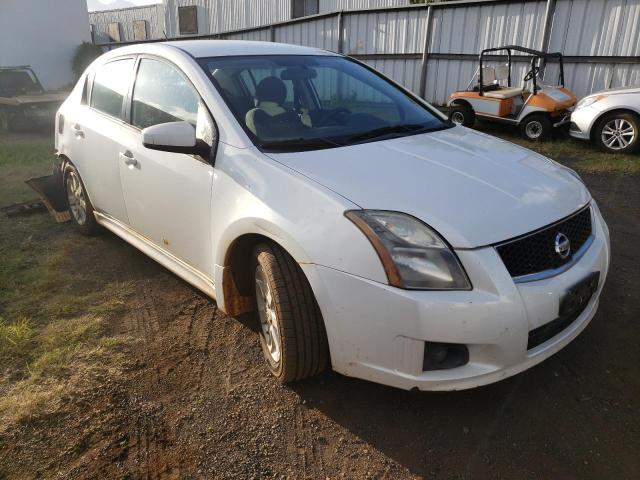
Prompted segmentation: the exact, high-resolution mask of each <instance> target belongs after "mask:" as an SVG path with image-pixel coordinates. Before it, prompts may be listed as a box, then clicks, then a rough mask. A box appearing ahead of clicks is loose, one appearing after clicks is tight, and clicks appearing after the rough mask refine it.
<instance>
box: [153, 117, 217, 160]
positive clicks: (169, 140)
mask: <svg viewBox="0 0 640 480" xmlns="http://www.w3.org/2000/svg"><path fill="white" fill-rule="evenodd" d="M142 145H144V146H145V147H146V148H149V149H151V150H160V151H161V152H174V153H186V154H190V155H202V154H203V153H204V152H203V146H202V144H201V142H198V141H196V129H195V128H193V125H191V124H190V123H188V122H184V121H183V122H169V123H161V124H159V125H153V126H151V127H147V128H145V129H144V130H142ZM207 148H208V146H207Z"/></svg>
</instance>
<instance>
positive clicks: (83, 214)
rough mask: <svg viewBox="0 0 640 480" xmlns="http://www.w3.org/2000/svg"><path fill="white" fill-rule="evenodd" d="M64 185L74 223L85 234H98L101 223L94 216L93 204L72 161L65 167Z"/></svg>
mask: <svg viewBox="0 0 640 480" xmlns="http://www.w3.org/2000/svg"><path fill="white" fill-rule="evenodd" d="M62 186H63V189H64V195H65V199H66V201H67V208H68V209H69V214H70V216H71V221H72V222H73V224H74V225H75V226H76V228H77V229H78V230H79V231H80V233H82V234H84V235H95V234H97V233H98V232H99V225H98V222H96V218H95V217H94V216H93V205H91V200H89V195H87V190H86V189H85V186H84V183H83V182H82V179H81V178H80V174H79V173H78V170H77V169H76V167H74V166H73V165H72V164H70V163H67V165H66V166H65V167H64V173H63V175H62Z"/></svg>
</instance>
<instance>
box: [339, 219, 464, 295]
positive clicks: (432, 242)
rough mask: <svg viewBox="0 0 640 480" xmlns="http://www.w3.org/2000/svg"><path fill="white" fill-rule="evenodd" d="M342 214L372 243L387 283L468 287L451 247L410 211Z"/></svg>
mask: <svg viewBox="0 0 640 480" xmlns="http://www.w3.org/2000/svg"><path fill="white" fill-rule="evenodd" d="M345 216H346V217H347V218H348V219H349V220H351V221H352V222H353V223H354V224H355V225H356V226H357V227H358V228H359V229H360V230H361V231H362V233H364V234H365V235H366V237H367V238H368V239H369V241H370V242H371V245H373V248H374V249H375V250H376V252H377V253H378V256H379V257H380V260H381V261H382V265H383V267H384V269H385V272H386V274H387V279H388V280H389V285H393V286H395V287H400V288H407V289H415V290H471V282H470V281H469V279H468V277H467V274H466V273H465V271H464V269H463V268H462V265H460V261H459V260H458V257H456V255H455V253H453V250H451V248H450V247H449V246H448V245H447V243H446V242H445V241H444V240H443V239H442V237H440V235H438V234H437V233H436V232H435V231H434V230H432V229H431V228H429V227H428V226H427V225H425V224H424V223H422V222H421V221H419V220H417V219H416V218H414V217H412V216H411V215H407V214H404V213H398V212H389V211H385V210H349V211H347V212H345Z"/></svg>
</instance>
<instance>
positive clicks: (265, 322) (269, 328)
mask: <svg viewBox="0 0 640 480" xmlns="http://www.w3.org/2000/svg"><path fill="white" fill-rule="evenodd" d="M255 284H256V285H255V287H256V302H257V304H258V305H257V306H258V315H259V317H260V327H261V329H262V331H261V332H260V335H261V336H262V338H263V339H264V343H265V345H266V347H267V351H268V352H269V356H270V357H271V360H273V362H275V363H278V362H279V361H280V357H281V355H282V348H281V345H280V327H279V324H278V318H277V316H276V309H275V304H274V299H273V292H272V291H271V287H270V286H269V282H268V281H267V277H266V275H265V273H264V270H263V269H262V266H261V265H258V266H257V267H256V272H255Z"/></svg>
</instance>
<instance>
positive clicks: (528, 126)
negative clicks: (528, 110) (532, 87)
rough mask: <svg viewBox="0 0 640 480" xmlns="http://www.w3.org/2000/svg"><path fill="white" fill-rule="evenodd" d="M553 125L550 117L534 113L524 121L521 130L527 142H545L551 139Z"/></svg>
mask: <svg viewBox="0 0 640 480" xmlns="http://www.w3.org/2000/svg"><path fill="white" fill-rule="evenodd" d="M552 129H553V125H552V124H551V120H550V119H549V117H548V116H547V115H545V114H543V113H534V114H532V115H529V116H528V117H527V118H525V119H524V120H523V121H522V124H521V125H520V130H521V131H522V135H523V136H524V138H526V139H527V140H544V139H546V138H549V136H550V135H551V130H552Z"/></svg>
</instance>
